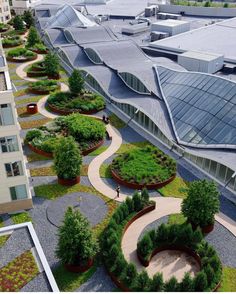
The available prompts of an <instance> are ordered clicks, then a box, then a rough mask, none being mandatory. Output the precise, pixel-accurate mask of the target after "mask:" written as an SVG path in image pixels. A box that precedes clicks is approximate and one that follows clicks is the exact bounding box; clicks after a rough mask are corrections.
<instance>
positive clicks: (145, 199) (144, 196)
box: [141, 188, 149, 205]
mask: <svg viewBox="0 0 236 294" xmlns="http://www.w3.org/2000/svg"><path fill="white" fill-rule="evenodd" d="M141 198H142V201H143V203H144V204H145V205H146V204H148V203H149V193H148V190H147V189H146V188H143V190H142V194H141Z"/></svg>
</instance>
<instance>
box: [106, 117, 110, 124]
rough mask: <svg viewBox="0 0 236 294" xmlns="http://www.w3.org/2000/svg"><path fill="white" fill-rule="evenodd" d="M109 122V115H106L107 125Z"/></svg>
mask: <svg viewBox="0 0 236 294" xmlns="http://www.w3.org/2000/svg"><path fill="white" fill-rule="evenodd" d="M109 123H110V119H109V117H108V116H107V118H106V124H107V125H108V124H109Z"/></svg>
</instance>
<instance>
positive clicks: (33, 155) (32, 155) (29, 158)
mask: <svg viewBox="0 0 236 294" xmlns="http://www.w3.org/2000/svg"><path fill="white" fill-rule="evenodd" d="M26 157H27V161H28V162H34V161H41V160H50V159H48V157H45V156H42V155H40V154H37V153H34V152H32V153H30V154H28V155H27V156H26Z"/></svg>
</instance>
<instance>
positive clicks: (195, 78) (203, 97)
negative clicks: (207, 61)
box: [157, 67, 236, 147]
mask: <svg viewBox="0 0 236 294" xmlns="http://www.w3.org/2000/svg"><path fill="white" fill-rule="evenodd" d="M157 72H158V75H159V79H160V84H161V88H162V91H163V95H164V99H165V101H166V103H167V105H168V107H169V112H170V115H171V118H172V121H173V123H174V126H175V129H176V132H177V136H178V138H179V139H180V140H181V141H184V142H186V143H190V144H202V145H214V146H215V145H225V144H226V145H236V83H233V82H231V81H228V80H225V79H222V78H219V77H215V76H212V75H208V74H202V73H191V72H178V71H174V70H169V69H167V68H163V67H157ZM209 147H210V146H209ZM216 147H217V146H216ZM225 147H227V146H225Z"/></svg>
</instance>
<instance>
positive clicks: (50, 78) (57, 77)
mask: <svg viewBox="0 0 236 294" xmlns="http://www.w3.org/2000/svg"><path fill="white" fill-rule="evenodd" d="M47 77H48V79H49V80H59V79H60V77H61V76H60V75H59V74H56V75H55V76H49V75H47Z"/></svg>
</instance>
